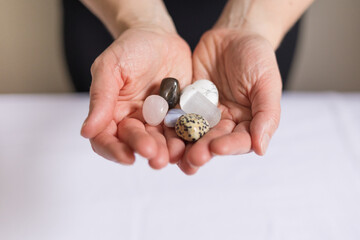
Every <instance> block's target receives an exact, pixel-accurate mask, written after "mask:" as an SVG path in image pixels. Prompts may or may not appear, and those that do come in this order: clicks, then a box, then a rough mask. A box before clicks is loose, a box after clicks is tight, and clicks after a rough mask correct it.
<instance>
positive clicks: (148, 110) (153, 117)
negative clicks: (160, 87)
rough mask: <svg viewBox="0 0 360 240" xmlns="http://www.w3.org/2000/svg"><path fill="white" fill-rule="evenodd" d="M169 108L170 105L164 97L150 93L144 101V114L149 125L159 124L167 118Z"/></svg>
mask: <svg viewBox="0 0 360 240" xmlns="http://www.w3.org/2000/svg"><path fill="white" fill-rule="evenodd" d="M168 110H169V105H168V103H167V102H166V101H165V99H164V98H162V97H161V96H159V95H150V96H148V97H147V98H146V99H145V101H144V105H143V108H142V114H143V117H144V120H145V121H146V122H147V123H148V124H149V125H152V126H157V125H159V124H160V123H161V122H162V120H163V119H164V118H165V116H166V113H167V111H168Z"/></svg>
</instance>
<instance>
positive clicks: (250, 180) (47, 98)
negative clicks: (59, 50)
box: [0, 93, 360, 240]
mask: <svg viewBox="0 0 360 240" xmlns="http://www.w3.org/2000/svg"><path fill="white" fill-rule="evenodd" d="M87 108H88V98H87V96H86V95H2V96H0V239H1V240H13V239H16V240H18V239H20V240H22V239H36V240H42V239H44V240H45V239H51V240H56V239H87V240H92V239H96V240H98V239H126V240H128V239H129V240H138V239H156V240H162V239H166V240H169V239H172V240H173V239H181V240H183V239H206V240H210V239H247V240H257V239H259V240H260V239H261V240H264V239H270V240H274V239H285V240H288V239H292V240H297V239H299V240H304V239H314V240H315V239H316V240H322V239H341V240H345V239H346V240H347V239H351V240H352V239H353V240H358V239H360V94H359V93H358V94H336V93H322V94H321V93H312V94H305V93H286V94H284V96H283V100H282V119H281V124H280V127H279V129H278V131H277V133H276V135H275V136H274V138H273V140H272V142H271V144H270V146H269V149H268V153H267V155H266V156H265V157H258V156H256V155H255V154H253V153H252V154H248V155H242V156H227V157H216V158H214V159H213V160H212V161H211V162H210V163H208V164H207V165H206V166H205V167H203V168H202V169H200V171H199V172H198V174H196V175H195V176H191V177H189V176H186V175H184V174H183V173H181V172H180V171H179V170H178V169H177V167H176V166H173V165H171V166H168V167H166V168H165V169H163V170H160V171H155V170H152V169H150V168H149V167H148V165H147V161H146V160H145V159H142V158H140V157H137V161H136V163H135V165H134V166H131V167H128V166H121V165H117V164H115V163H112V162H109V161H106V160H104V159H102V158H100V157H99V156H97V155H96V154H95V153H93V152H92V150H91V147H90V144H89V143H88V141H87V140H85V139H83V138H81V137H80V135H79V130H80V126H81V124H82V121H83V119H84V118H85V116H86V114H87Z"/></svg>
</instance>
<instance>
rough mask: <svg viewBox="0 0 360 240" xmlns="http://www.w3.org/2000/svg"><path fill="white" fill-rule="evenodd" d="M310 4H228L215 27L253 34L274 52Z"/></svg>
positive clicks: (302, 0) (254, 0) (275, 0)
mask: <svg viewBox="0 0 360 240" xmlns="http://www.w3.org/2000/svg"><path fill="white" fill-rule="evenodd" d="M312 2H313V0H229V1H228V3H227V4H226V6H225V8H224V11H223V13H222V14H221V16H220V18H219V20H218V22H217V23H216V25H215V27H219V28H233V29H244V30H249V31H254V32H256V33H259V34H261V35H262V36H264V37H265V38H267V39H268V40H269V41H270V43H271V44H272V45H273V47H274V49H276V48H277V47H278V46H279V44H280V42H281V40H282V38H283V37H284V36H285V34H286V33H287V31H288V30H289V29H290V28H291V26H292V25H293V24H294V23H295V22H296V21H297V20H298V19H299V18H300V16H301V15H302V14H303V13H304V11H305V10H306V9H307V8H308V7H309V6H310V5H311V3H312Z"/></svg>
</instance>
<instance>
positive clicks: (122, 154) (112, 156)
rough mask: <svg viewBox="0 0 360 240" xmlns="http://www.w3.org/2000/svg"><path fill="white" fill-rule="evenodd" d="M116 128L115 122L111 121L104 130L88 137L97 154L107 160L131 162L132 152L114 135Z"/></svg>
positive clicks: (133, 159)
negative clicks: (90, 137)
mask: <svg viewBox="0 0 360 240" xmlns="http://www.w3.org/2000/svg"><path fill="white" fill-rule="evenodd" d="M116 128H117V126H116V124H115V122H112V123H111V124H110V125H109V126H108V128H107V129H106V130H105V131H103V132H101V133H100V134H98V135H97V136H96V137H95V138H92V139H90V143H91V146H92V148H93V150H94V151H95V152H96V153H97V154H99V155H100V156H102V157H104V158H106V159H108V160H111V161H114V162H118V163H121V164H126V165H130V164H133V163H134V161H135V156H134V152H133V151H132V150H131V149H130V148H129V147H128V146H127V145H126V144H124V143H122V142H120V141H119V139H118V138H117V137H116V136H114V134H116Z"/></svg>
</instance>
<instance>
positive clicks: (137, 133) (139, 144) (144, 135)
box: [117, 118, 158, 159]
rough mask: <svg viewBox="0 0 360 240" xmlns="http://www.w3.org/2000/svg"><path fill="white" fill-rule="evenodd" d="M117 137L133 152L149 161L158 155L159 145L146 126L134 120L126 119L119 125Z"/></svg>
mask: <svg viewBox="0 0 360 240" xmlns="http://www.w3.org/2000/svg"><path fill="white" fill-rule="evenodd" d="M117 136H118V138H119V140H120V141H121V142H123V143H125V144H127V145H128V146H129V147H130V148H131V149H132V150H133V151H135V152H137V153H139V154H140V155H141V156H143V157H144V158H147V159H151V158H153V157H155V156H156V155H157V152H158V145H157V143H156V141H155V139H154V138H153V137H152V136H151V135H150V134H149V133H148V132H147V131H146V129H145V126H144V124H143V123H142V122H141V121H139V120H137V119H134V118H125V119H123V120H122V121H121V122H120V123H119V124H118V131H117Z"/></svg>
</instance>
